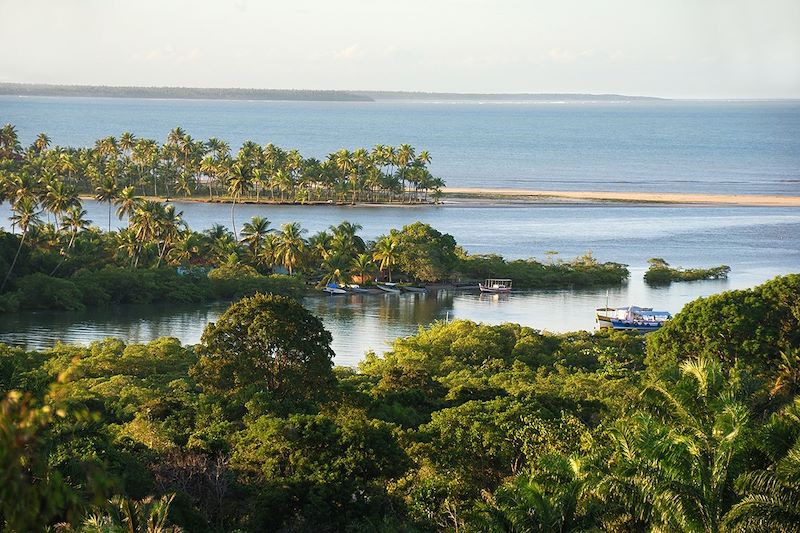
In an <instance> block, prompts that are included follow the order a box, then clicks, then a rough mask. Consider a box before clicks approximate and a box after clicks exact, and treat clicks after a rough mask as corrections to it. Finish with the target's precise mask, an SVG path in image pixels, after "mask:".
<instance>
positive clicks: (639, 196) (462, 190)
mask: <svg viewBox="0 0 800 533" xmlns="http://www.w3.org/2000/svg"><path fill="white" fill-rule="evenodd" d="M442 192H443V193H444V194H445V195H458V196H464V197H479V198H498V199H515V200H520V201H524V200H525V199H530V200H534V201H541V200H543V199H546V198H563V199H570V200H595V201H598V200H599V201H610V202H652V203H668V204H727V205H742V206H759V207H800V196H778V195H761V194H695V193H672V192H665V193H653V192H610V191H607V192H603V191H534V190H524V189H485V188H477V187H445V188H444V189H442Z"/></svg>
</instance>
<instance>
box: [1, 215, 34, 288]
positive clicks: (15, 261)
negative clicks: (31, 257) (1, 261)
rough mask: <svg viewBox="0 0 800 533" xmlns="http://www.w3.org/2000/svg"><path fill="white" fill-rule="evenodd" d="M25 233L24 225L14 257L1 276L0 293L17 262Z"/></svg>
mask: <svg viewBox="0 0 800 533" xmlns="http://www.w3.org/2000/svg"><path fill="white" fill-rule="evenodd" d="M27 235H28V228H27V227H26V228H25V229H24V230H23V232H22V238H21V239H20V240H19V246H17V253H15V254H14V259H13V260H12V261H11V266H10V267H8V272H6V277H5V278H3V283H2V284H0V294H2V292H3V289H5V288H6V283H8V278H9V277H11V272H12V271H13V270H14V266H15V265H16V264H17V259H18V258H19V253H20V251H21V250H22V244H23V243H24V242H25V237H26V236H27Z"/></svg>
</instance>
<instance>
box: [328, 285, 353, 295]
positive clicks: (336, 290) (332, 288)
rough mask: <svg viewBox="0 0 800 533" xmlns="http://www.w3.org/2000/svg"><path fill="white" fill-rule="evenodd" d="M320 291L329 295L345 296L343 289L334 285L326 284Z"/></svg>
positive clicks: (345, 292)
mask: <svg viewBox="0 0 800 533" xmlns="http://www.w3.org/2000/svg"><path fill="white" fill-rule="evenodd" d="M322 291H323V292H327V293H328V294H331V295H334V294H347V291H346V290H345V289H344V288H343V287H340V286H339V285H337V284H336V283H328V284H327V285H325V287H323V288H322Z"/></svg>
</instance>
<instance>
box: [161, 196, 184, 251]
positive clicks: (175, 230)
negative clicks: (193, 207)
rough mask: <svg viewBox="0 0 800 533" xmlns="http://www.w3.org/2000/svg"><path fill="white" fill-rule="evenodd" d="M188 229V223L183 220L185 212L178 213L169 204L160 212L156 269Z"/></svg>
mask: <svg viewBox="0 0 800 533" xmlns="http://www.w3.org/2000/svg"><path fill="white" fill-rule="evenodd" d="M184 229H186V222H184V220H183V211H177V210H176V209H175V206H174V205H172V204H169V205H167V206H165V207H164V208H163V210H162V211H161V212H160V217H159V219H158V221H157V228H156V232H157V239H158V245H159V253H158V263H156V267H159V266H161V261H163V259H164V257H165V256H166V254H167V252H168V251H169V250H170V249H171V248H172V245H173V244H174V243H175V241H176V240H178V238H179V237H180V235H181V231H182V230H184Z"/></svg>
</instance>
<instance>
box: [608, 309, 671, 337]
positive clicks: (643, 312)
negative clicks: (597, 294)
mask: <svg viewBox="0 0 800 533" xmlns="http://www.w3.org/2000/svg"><path fill="white" fill-rule="evenodd" d="M595 311H596V315H595V316H596V320H597V327H598V328H600V329H633V330H637V331H642V332H648V331H655V330H657V329H658V328H660V327H661V326H663V325H664V324H666V322H667V321H668V320H669V319H671V318H672V315H671V314H670V313H669V311H654V310H653V308H652V307H637V306H635V305H632V306H629V307H608V306H606V307H600V308H598V309H596V310H595Z"/></svg>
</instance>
